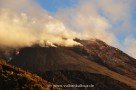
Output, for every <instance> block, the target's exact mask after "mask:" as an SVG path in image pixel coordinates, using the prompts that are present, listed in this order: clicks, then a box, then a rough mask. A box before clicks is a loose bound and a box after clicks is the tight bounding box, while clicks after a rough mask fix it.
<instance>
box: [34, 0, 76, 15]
mask: <svg viewBox="0 0 136 90" xmlns="http://www.w3.org/2000/svg"><path fill="white" fill-rule="evenodd" d="M36 1H37V2H38V3H39V4H40V5H41V6H42V7H43V8H44V9H46V10H47V11H48V12H50V13H51V14H54V13H55V12H56V11H57V10H58V9H60V8H68V7H73V6H75V5H76V4H77V3H78V1H77V0H36Z"/></svg>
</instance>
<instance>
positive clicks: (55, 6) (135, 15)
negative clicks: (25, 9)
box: [36, 0, 136, 41]
mask: <svg viewBox="0 0 136 90" xmlns="http://www.w3.org/2000/svg"><path fill="white" fill-rule="evenodd" d="M36 1H37V3H38V4H39V5H40V6H41V7H43V8H44V9H46V10H47V11H48V12H49V13H50V14H52V15H54V14H55V13H56V12H57V11H58V10H59V9H64V8H71V7H74V6H76V5H78V1H79V0H36ZM133 11H135V12H132V14H131V24H132V25H133V26H136V5H135V4H134V5H133ZM116 26H117V27H119V25H118V24H115V26H114V27H116ZM132 29H133V30H132V31H133V33H134V35H133V36H134V37H136V30H135V28H132ZM117 37H118V39H119V41H122V40H123V39H124V38H125V35H117Z"/></svg>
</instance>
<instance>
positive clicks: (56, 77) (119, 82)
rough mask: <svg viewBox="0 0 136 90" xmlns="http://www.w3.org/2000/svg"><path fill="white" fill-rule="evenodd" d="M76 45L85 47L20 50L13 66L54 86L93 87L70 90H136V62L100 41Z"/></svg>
mask: <svg viewBox="0 0 136 90" xmlns="http://www.w3.org/2000/svg"><path fill="white" fill-rule="evenodd" d="M75 41H77V42H79V43H81V44H82V45H76V46H72V47H63V46H57V47H40V46H33V47H25V48H21V49H19V51H18V52H19V53H18V54H17V55H14V56H13V58H12V60H11V61H10V63H11V64H13V65H15V66H17V67H20V68H23V69H25V70H28V71H30V72H32V73H35V74H37V75H39V76H41V77H42V78H44V79H45V80H47V81H49V82H51V83H53V84H54V85H68V84H70V85H91V87H82V88H78V87H73V88H72V87H70V89H69V88H66V87H62V88H65V89H68V90H72V89H73V90H80V89H81V90H82V89H85V90H91V89H93V90H135V89H136V66H135V65H136V59H134V58H132V57H130V56H129V55H127V54H125V53H123V52H122V51H120V50H119V49H117V48H115V47H112V46H109V45H108V44H106V43H105V42H103V41H101V40H98V39H92V40H79V39H75Z"/></svg>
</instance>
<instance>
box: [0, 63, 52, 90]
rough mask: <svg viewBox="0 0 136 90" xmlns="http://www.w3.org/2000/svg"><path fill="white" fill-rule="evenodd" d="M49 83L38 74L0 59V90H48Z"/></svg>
mask: <svg viewBox="0 0 136 90" xmlns="http://www.w3.org/2000/svg"><path fill="white" fill-rule="evenodd" d="M49 85H50V83H48V82H47V81H45V80H43V79H42V78H40V77H39V76H37V75H34V74H31V73H29V72H26V71H24V70H22V69H20V68H17V67H14V66H12V65H9V64H7V63H6V62H5V61H3V60H0V90H50V88H51V86H49Z"/></svg>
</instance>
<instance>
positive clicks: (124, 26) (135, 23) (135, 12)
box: [37, 0, 136, 56]
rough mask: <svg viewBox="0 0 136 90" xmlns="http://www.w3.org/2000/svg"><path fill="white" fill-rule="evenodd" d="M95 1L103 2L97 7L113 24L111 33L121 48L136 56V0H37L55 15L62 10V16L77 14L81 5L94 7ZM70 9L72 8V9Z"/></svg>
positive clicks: (111, 24) (101, 14)
mask: <svg viewBox="0 0 136 90" xmlns="http://www.w3.org/2000/svg"><path fill="white" fill-rule="evenodd" d="M95 1H96V2H97V1H98V2H97V4H101V5H96V8H98V9H99V13H100V16H102V17H103V18H106V20H108V22H109V23H110V26H111V28H109V29H110V33H112V34H113V36H115V38H116V41H117V42H118V43H119V48H120V49H122V50H124V51H126V52H128V53H129V54H131V55H133V56H136V1H135V0H37V3H39V4H40V6H42V7H43V8H44V9H45V10H47V11H48V12H49V13H51V14H52V15H54V16H56V13H57V14H58V12H59V11H61V13H62V14H64V15H60V17H61V16H65V15H66V14H69V13H71V14H73V15H74V14H75V15H76V13H79V12H78V10H79V11H80V10H81V8H80V7H84V6H83V5H89V4H90V6H88V8H91V5H94V6H93V7H92V8H94V7H95V4H96V2H95ZM86 3H87V4H86ZM116 4H117V5H116ZM102 5H104V6H102ZM79 8H80V9H79ZM88 8H86V9H88ZM101 8H103V9H101ZM108 8H111V9H108ZM69 9H71V11H70V10H69ZM72 9H75V11H72ZM90 10H91V9H90ZM94 10H96V9H94ZM67 12H68V13H67ZM105 12H106V13H105ZM81 13H85V14H89V15H91V14H92V13H87V12H83V11H81ZM107 14H109V15H107ZM70 16H72V15H70ZM84 16H85V15H84ZM113 18H114V19H113ZM65 23H67V22H65ZM68 23H72V22H68ZM73 23H74V22H73ZM73 23H72V24H73ZM84 23H86V22H84ZM74 29H75V28H74ZM76 29H77V28H76ZM107 38H108V37H107Z"/></svg>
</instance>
